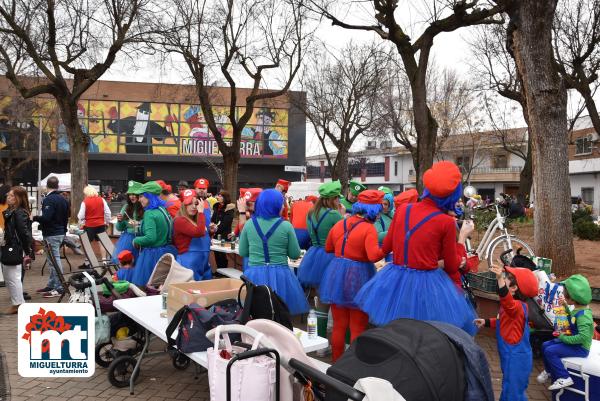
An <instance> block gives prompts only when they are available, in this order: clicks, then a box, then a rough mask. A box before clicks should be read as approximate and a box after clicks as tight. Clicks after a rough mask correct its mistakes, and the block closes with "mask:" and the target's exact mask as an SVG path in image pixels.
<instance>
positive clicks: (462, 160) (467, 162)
mask: <svg viewBox="0 0 600 401" xmlns="http://www.w3.org/2000/svg"><path fill="white" fill-rule="evenodd" d="M456 165H457V166H458V167H461V169H462V170H463V171H465V170H466V171H468V170H469V169H470V168H471V158H470V157H469V156H460V157H457V158H456Z"/></svg>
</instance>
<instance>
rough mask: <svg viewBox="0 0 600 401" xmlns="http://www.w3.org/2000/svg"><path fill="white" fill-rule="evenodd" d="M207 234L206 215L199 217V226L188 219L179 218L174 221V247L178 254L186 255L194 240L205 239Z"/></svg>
mask: <svg viewBox="0 0 600 401" xmlns="http://www.w3.org/2000/svg"><path fill="white" fill-rule="evenodd" d="M205 234H206V221H205V219H204V213H202V214H199V215H198V224H197V225H194V223H192V222H191V221H190V220H189V219H188V218H187V217H183V216H178V217H176V218H175V220H174V221H173V245H175V247H176V248H177V252H178V253H185V252H187V251H188V249H189V248H190V242H192V238H198V237H203V236H204V235H205Z"/></svg>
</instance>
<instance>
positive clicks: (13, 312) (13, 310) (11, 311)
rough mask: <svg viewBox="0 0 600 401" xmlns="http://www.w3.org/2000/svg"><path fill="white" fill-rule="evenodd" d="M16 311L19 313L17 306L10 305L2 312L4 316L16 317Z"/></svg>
mask: <svg viewBox="0 0 600 401" xmlns="http://www.w3.org/2000/svg"><path fill="white" fill-rule="evenodd" d="M18 311H19V305H12V306H11V307H9V308H8V309H7V310H6V311H5V312H4V314H5V315H16V314H17V312H18Z"/></svg>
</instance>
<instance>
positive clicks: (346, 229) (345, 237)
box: [342, 219, 365, 256]
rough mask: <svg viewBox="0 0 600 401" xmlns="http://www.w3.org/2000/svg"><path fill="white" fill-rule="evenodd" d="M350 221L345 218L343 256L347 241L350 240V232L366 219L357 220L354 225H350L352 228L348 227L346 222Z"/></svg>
mask: <svg viewBox="0 0 600 401" xmlns="http://www.w3.org/2000/svg"><path fill="white" fill-rule="evenodd" d="M347 221H348V219H344V240H343V241H342V256H344V251H345V249H346V241H348V237H349V236H350V233H351V232H352V230H354V229H355V228H356V226H358V225H359V224H361V223H364V222H365V221H364V220H361V221H359V222H357V223H356V224H354V225H353V226H352V227H350V229H348V226H347V225H346V222H347Z"/></svg>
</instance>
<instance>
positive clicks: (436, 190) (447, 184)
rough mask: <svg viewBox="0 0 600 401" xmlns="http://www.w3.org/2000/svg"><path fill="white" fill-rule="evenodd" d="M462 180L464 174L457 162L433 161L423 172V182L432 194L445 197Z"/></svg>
mask: <svg viewBox="0 0 600 401" xmlns="http://www.w3.org/2000/svg"><path fill="white" fill-rule="evenodd" d="M461 181H462V174H461V172H460V169H459V168H458V167H457V166H456V164H454V163H452V162H449V161H441V162H437V163H433V166H431V168H430V169H429V170H427V171H426V172H425V174H423V184H424V185H425V188H427V189H428V190H429V193H431V195H433V196H436V197H438V198H445V197H446V196H448V195H450V194H451V193H452V192H454V190H455V189H456V187H457V186H458V184H460V183H461Z"/></svg>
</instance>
